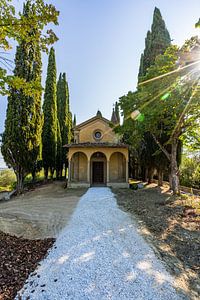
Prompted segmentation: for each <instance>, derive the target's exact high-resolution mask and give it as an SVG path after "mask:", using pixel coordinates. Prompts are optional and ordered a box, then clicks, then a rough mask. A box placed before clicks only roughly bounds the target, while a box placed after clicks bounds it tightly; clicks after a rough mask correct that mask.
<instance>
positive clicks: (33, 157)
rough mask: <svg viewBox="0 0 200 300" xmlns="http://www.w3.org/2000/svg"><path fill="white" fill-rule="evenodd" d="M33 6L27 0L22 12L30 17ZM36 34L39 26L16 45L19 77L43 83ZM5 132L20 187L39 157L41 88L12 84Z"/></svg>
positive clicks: (7, 155)
mask: <svg viewBox="0 0 200 300" xmlns="http://www.w3.org/2000/svg"><path fill="white" fill-rule="evenodd" d="M33 11H34V7H33V6H31V2H30V1H27V3H26V5H24V10H23V14H24V16H25V17H27V18H28V17H29V14H32V12H33ZM33 35H37V29H36V28H34V29H32V30H31V31H30V32H29V36H30V39H28V41H25V40H23V41H22V42H21V43H20V45H19V46H17V51H16V56H15V65H16V66H15V70H14V75H15V76H16V78H21V79H22V80H25V81H26V82H31V81H34V82H37V83H38V84H40V85H41V68H42V62H41V53H40V49H39V46H38V45H37V44H35V43H33V42H32V40H31V36H33ZM9 90H10V95H9V97H8V107H7V114H6V121H5V132H4V133H3V136H2V154H3V156H4V160H5V162H6V163H7V165H8V166H9V167H12V168H13V170H14V171H15V173H16V176H17V185H18V190H19V191H21V190H22V189H23V181H24V178H25V177H26V175H27V174H28V173H30V172H32V171H33V170H34V169H35V166H36V164H37V161H38V159H39V153H40V144H41V128H42V113H41V92H42V91H41V90H39V91H37V92H36V93H35V94H34V96H27V95H26V94H25V93H24V91H23V89H16V88H13V87H10V88H9Z"/></svg>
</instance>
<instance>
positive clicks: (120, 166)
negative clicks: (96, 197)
mask: <svg viewBox="0 0 200 300" xmlns="http://www.w3.org/2000/svg"><path fill="white" fill-rule="evenodd" d="M109 169H110V172H109V175H110V182H116V183H117V182H126V158H125V156H124V154H122V153H121V152H114V153H112V154H111V156H110V164H109Z"/></svg>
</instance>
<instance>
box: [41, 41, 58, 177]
mask: <svg viewBox="0 0 200 300" xmlns="http://www.w3.org/2000/svg"><path fill="white" fill-rule="evenodd" d="M56 98H57V97H56V59H55V50H54V48H53V47H52V48H51V50H50V53H49V60H48V68H47V78H46V84H45V93H44V103H43V113H44V125H43V130H42V160H43V167H44V171H45V178H46V179H47V178H48V171H49V170H50V172H51V177H53V174H54V171H55V168H56V156H57V133H58V131H57V101H56Z"/></svg>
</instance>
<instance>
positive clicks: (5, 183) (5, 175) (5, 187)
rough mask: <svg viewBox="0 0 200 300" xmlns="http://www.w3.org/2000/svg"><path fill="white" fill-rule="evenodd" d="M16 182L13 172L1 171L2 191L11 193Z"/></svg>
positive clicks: (8, 170)
mask: <svg viewBox="0 0 200 300" xmlns="http://www.w3.org/2000/svg"><path fill="white" fill-rule="evenodd" d="M15 181H16V177H15V173H14V172H13V170H10V169H6V170H2V171H0V191H10V190H11V189H12V186H13V184H14V182H15Z"/></svg>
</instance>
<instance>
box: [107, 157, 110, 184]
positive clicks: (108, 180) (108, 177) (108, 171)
mask: <svg viewBox="0 0 200 300" xmlns="http://www.w3.org/2000/svg"><path fill="white" fill-rule="evenodd" d="M109 182H110V161H109V160H107V183H109Z"/></svg>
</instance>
